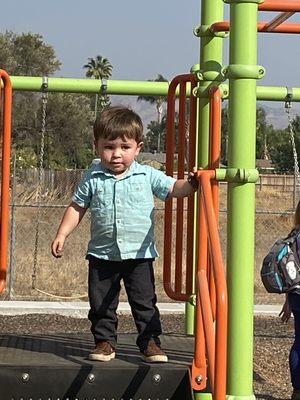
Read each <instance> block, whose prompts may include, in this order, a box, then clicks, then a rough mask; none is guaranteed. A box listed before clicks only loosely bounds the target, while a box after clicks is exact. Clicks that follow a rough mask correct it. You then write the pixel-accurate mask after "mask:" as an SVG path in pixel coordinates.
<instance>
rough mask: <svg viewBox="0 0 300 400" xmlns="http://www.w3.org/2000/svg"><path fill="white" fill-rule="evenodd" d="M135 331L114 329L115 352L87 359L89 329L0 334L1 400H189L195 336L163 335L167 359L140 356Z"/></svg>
mask: <svg viewBox="0 0 300 400" xmlns="http://www.w3.org/2000/svg"><path fill="white" fill-rule="evenodd" d="M135 339H136V335H134V334H120V335H118V347H117V351H116V358H115V359H114V360H111V361H109V362H107V363H102V362H96V361H89V360H88V358H87V357H88V354H89V352H90V351H91V349H92V348H93V347H94V344H93V340H92V336H91V335H90V334H77V333H76V334H55V335H52V334H51V335H7V334H5V335H0V398H1V400H21V399H22V400H67V399H68V400H75V399H78V400H104V399H105V400H112V399H114V400H121V399H123V400H130V399H132V400H150V399H151V400H166V399H168V400H171V399H172V400H192V399H193V395H192V389H191V382H190V373H189V368H190V366H191V363H192V358H193V350H194V340H193V337H188V336H184V335H171V334H170V335H169V334H168V335H163V336H162V345H163V349H164V350H165V351H166V353H167V355H168V357H169V362H168V363H165V364H148V363H145V362H143V361H142V359H141V357H140V354H139V352H138V349H137V347H136V344H135Z"/></svg>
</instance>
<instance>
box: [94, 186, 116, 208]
mask: <svg viewBox="0 0 300 400" xmlns="http://www.w3.org/2000/svg"><path fill="white" fill-rule="evenodd" d="M112 203H113V199H112V195H111V194H107V193H105V192H104V190H103V189H102V188H101V189H97V190H96V191H95V193H94V194H93V196H92V200H91V209H92V210H97V211H98V212H99V213H101V214H103V213H106V212H108V211H111V210H112V208H113V207H112Z"/></svg>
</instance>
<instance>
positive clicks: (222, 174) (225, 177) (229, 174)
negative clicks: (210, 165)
mask: <svg viewBox="0 0 300 400" xmlns="http://www.w3.org/2000/svg"><path fill="white" fill-rule="evenodd" d="M258 179H259V172H258V170H257V169H250V168H218V169H216V180H217V181H225V182H236V183H255V182H257V181H258Z"/></svg>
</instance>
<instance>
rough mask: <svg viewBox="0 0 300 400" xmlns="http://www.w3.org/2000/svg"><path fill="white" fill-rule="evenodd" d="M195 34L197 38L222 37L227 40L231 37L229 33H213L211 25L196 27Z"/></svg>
mask: <svg viewBox="0 0 300 400" xmlns="http://www.w3.org/2000/svg"><path fill="white" fill-rule="evenodd" d="M193 33H194V35H195V36H197V37H203V36H208V37H220V38H227V37H228V36H229V32H213V31H212V30H211V29H210V25H199V26H196V27H195V28H194V30H193Z"/></svg>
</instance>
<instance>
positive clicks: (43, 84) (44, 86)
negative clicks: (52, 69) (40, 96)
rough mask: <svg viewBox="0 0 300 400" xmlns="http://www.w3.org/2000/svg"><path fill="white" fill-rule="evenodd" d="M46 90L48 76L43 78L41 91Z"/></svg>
mask: <svg viewBox="0 0 300 400" xmlns="http://www.w3.org/2000/svg"><path fill="white" fill-rule="evenodd" d="M47 89H48V76H43V78H42V85H41V90H42V91H44V92H45V91H46V90H47Z"/></svg>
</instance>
